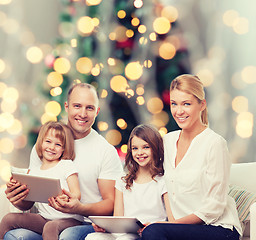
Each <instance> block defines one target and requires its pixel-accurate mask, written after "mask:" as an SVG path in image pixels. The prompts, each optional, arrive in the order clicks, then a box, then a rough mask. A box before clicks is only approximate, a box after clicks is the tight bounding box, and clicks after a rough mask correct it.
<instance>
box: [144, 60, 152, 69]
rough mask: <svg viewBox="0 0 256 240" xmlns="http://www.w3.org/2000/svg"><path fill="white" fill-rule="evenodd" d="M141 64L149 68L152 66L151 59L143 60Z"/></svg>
mask: <svg viewBox="0 0 256 240" xmlns="http://www.w3.org/2000/svg"><path fill="white" fill-rule="evenodd" d="M143 65H144V67H146V68H151V67H152V61H151V60H145V61H144V64H143Z"/></svg>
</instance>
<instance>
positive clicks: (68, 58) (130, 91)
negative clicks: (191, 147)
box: [0, 0, 256, 187]
mask: <svg viewBox="0 0 256 240" xmlns="http://www.w3.org/2000/svg"><path fill="white" fill-rule="evenodd" d="M254 5H256V2H255V3H254V1H239V0H232V1H231V0H226V1H221V0H216V1H211V0H177V1H174V0H173V1H172V0H162V1H161V0H159V1H158V0H152V1H150V0H147V1H146V0H144V1H143V0H129V1H128V0H107V1H102V0H76V1H75V0H73V1H72V0H70V1H68V0H62V1H61V0H55V1H53V0H37V1H33V0H0V46H1V47H0V186H2V187H3V186H4V183H5V181H7V180H8V179H9V176H10V166H15V167H22V168H23V167H24V168H25V167H28V164H29V154H30V150H31V148H32V146H33V144H34V143H35V140H36V137H37V133H38V129H39V127H40V126H41V124H43V123H45V122H47V121H48V120H60V119H63V120H65V119H66V118H67V116H66V114H65V111H64V102H65V100H66V94H67V90H68V88H69V86H70V85H71V84H73V83H77V82H88V83H91V84H93V85H94V86H95V87H96V88H97V89H98V92H99V96H100V98H101V100H100V101H101V112H100V114H99V116H98V117H97V121H96V122H95V124H94V128H95V129H97V130H98V131H99V132H100V134H102V135H103V136H104V137H105V138H106V139H107V140H108V141H109V142H110V143H111V144H113V145H114V146H115V147H116V148H117V150H118V152H119V155H120V157H121V159H122V158H123V157H124V155H125V153H126V143H127V140H128V137H129V134H130V132H131V130H132V129H133V127H134V126H136V125H137V124H140V123H151V124H153V125H155V126H156V127H157V128H158V129H159V131H160V133H161V134H162V135H164V134H166V133H167V132H168V131H172V130H175V129H177V125H176V124H175V122H174V121H173V119H172V117H171V115H170V111H169V107H170V106H169V85H170V82H171V81H172V80H173V79H174V78H175V77H176V76H178V75H180V74H184V73H192V74H195V75H198V76H199V77H200V78H201V80H202V81H203V83H204V85H205V89H206V98H207V102H208V108H209V109H208V110H209V121H210V127H211V128H212V129H213V130H214V131H216V132H217V133H219V134H220V135H222V136H223V137H224V138H225V139H226V140H227V142H228V147H229V150H230V154H231V158H232V162H252V161H255V160H256V159H255V156H256V154H255V152H256V151H255V146H254V145H255V130H254V126H253V125H254V121H255V120H254V115H255V114H256V112H255V109H256V108H255V104H256V101H255V100H254V99H253V97H254V95H255V90H256V61H255V59H254V57H255V52H256V48H255V47H254V43H255V42H256V41H255V40H256V39H255V38H256V31H255V29H254V28H253V24H254V23H255V21H256V19H255V18H256V15H255V14H254V12H253V11H252V9H255V7H256V6H254Z"/></svg>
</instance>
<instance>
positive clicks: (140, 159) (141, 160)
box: [137, 157, 147, 162]
mask: <svg viewBox="0 0 256 240" xmlns="http://www.w3.org/2000/svg"><path fill="white" fill-rule="evenodd" d="M137 159H138V161H139V162H144V161H145V160H146V159H147V157H138V158H137Z"/></svg>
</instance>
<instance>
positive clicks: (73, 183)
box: [67, 173, 81, 200]
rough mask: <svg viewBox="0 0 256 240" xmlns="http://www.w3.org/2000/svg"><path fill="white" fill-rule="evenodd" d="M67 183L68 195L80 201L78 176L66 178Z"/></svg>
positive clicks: (75, 174)
mask: <svg viewBox="0 0 256 240" xmlns="http://www.w3.org/2000/svg"><path fill="white" fill-rule="evenodd" d="M67 183H68V187H69V191H70V193H71V194H72V195H73V196H74V197H75V198H77V199H79V200H80V199H81V192H80V185H79V181H78V174H77V173H74V174H72V175H70V176H69V177H68V178H67Z"/></svg>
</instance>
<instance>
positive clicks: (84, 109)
mask: <svg viewBox="0 0 256 240" xmlns="http://www.w3.org/2000/svg"><path fill="white" fill-rule="evenodd" d="M80 116H81V117H82V118H85V117H86V116H87V110H86V108H81V110H80Z"/></svg>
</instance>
